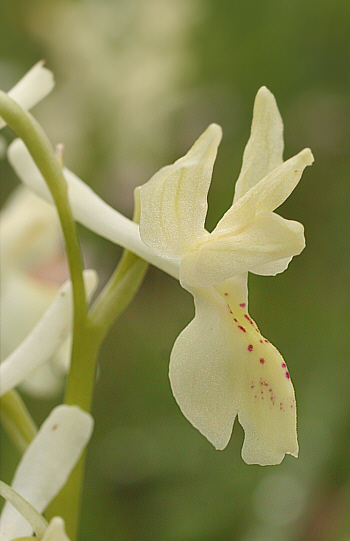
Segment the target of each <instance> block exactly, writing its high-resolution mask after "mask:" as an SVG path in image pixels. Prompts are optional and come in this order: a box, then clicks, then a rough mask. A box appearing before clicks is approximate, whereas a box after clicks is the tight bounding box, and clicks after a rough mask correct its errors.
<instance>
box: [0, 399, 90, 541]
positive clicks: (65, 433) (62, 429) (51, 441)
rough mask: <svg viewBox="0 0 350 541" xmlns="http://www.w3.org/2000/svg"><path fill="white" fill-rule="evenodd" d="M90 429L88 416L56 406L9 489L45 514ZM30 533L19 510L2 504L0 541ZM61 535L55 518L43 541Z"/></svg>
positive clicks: (68, 473) (74, 408) (60, 536)
mask: <svg viewBox="0 0 350 541" xmlns="http://www.w3.org/2000/svg"><path fill="white" fill-rule="evenodd" d="M92 428H93V419H92V417H91V415H90V414H88V413H86V412H84V411H82V410H81V409H80V408H78V407H76V406H65V405H63V406H58V407H56V408H55V409H53V410H52V412H51V413H50V415H49V417H48V418H47V419H46V420H45V421H44V423H43V424H42V426H41V428H40V430H39V431H38V433H37V435H36V436H35V438H34V439H33V441H32V442H31V444H30V445H29V446H28V448H27V450H26V452H25V453H24V455H23V456H22V459H21V461H20V463H19V465H18V467H17V470H16V472H15V475H14V478H13V481H12V485H11V486H12V489H13V490H14V491H16V492H17V493H18V494H19V495H20V496H22V498H24V499H25V500H26V501H27V502H28V503H29V504H31V506H32V507H34V509H35V510H36V511H37V512H38V513H43V512H44V511H45V509H46V507H47V506H48V505H49V503H50V502H51V501H52V499H53V498H54V497H55V496H56V495H57V494H58V492H59V491H60V490H61V488H63V486H64V485H65V483H66V481H67V479H68V477H69V475H70V473H71V471H72V470H73V468H74V466H75V465H76V463H77V461H78V459H79V458H80V456H81V454H82V452H83V450H84V449H85V447H86V445H87V443H88V441H89V439H90V437H91V434H92ZM27 518H29V517H27ZM32 532H33V528H32V526H31V525H30V524H29V522H27V520H26V519H25V518H24V517H23V516H22V514H21V513H20V509H19V510H18V509H15V508H14V507H13V506H12V505H11V504H10V503H9V502H6V504H5V506H4V508H3V510H2V513H1V517H0V541H10V540H12V539H14V538H17V537H24V536H30V535H32ZM50 533H51V535H52V537H50V536H49V534H50ZM53 533H55V536H53ZM63 534H64V529H63V521H62V519H59V518H56V519H53V520H52V521H51V523H50V525H49V526H48V528H47V531H46V532H45V534H44V537H43V539H47V540H49V539H57V540H60V539H62V541H63V540H65V537H64V535H63ZM45 535H46V537H45Z"/></svg>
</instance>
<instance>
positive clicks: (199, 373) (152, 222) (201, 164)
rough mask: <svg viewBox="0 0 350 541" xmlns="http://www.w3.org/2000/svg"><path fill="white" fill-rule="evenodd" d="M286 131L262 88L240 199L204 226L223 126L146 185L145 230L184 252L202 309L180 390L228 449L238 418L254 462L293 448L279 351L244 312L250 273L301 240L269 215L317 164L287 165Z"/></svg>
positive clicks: (191, 412) (164, 249)
mask: <svg viewBox="0 0 350 541" xmlns="http://www.w3.org/2000/svg"><path fill="white" fill-rule="evenodd" d="M282 132H283V128H282V120H281V117H280V115H279V112H278V109H277V105H276V102H275V99H274V97H273V96H272V94H271V93H270V92H269V91H268V90H267V89H266V88H262V89H260V91H259V92H258V95H257V98H256V101H255V107H254V116H253V124H252V132H251V136H250V139H249V141H248V144H247V147H246V150H245V153H244V157H243V165H242V170H241V174H240V176H239V179H238V181H237V184H236V194H235V199H234V203H233V205H232V206H231V208H230V209H229V210H228V211H227V212H226V214H225V215H224V216H223V218H222V219H221V220H220V222H219V223H218V225H217V226H216V228H215V229H214V231H213V232H212V233H211V234H209V233H208V232H207V231H205V229H204V222H205V217H206V212H207V199H206V198H207V192H208V189H209V185H210V180H211V174H212V169H213V165H214V161H215V157H216V152H217V147H218V144H219V142H220V139H221V129H220V128H219V126H217V125H211V126H210V127H209V128H208V129H207V131H206V132H205V133H204V134H203V135H202V136H201V137H200V138H199V139H198V141H197V142H196V143H195V144H194V146H193V147H192V148H191V150H190V151H189V152H188V154H186V156H184V157H183V158H181V159H179V160H178V161H177V162H175V164H173V165H171V166H168V167H165V168H163V169H161V170H160V171H159V172H158V173H157V174H156V175H154V176H153V177H152V178H151V180H150V181H149V182H148V183H147V184H145V185H144V186H142V187H141V220H140V234H141V238H142V240H143V241H144V242H145V244H147V246H148V247H149V248H150V249H151V250H153V251H154V252H155V253H156V254H157V255H159V256H163V257H165V258H168V259H177V260H178V261H179V265H180V272H179V275H180V283H181V285H182V286H183V287H184V288H185V289H187V290H188V291H189V292H190V293H191V294H192V295H193V297H194V302H195V308H196V315H195V318H194V319H193V321H192V322H191V323H190V324H189V325H188V326H187V327H186V329H185V330H184V331H183V332H182V333H181V334H180V336H179V337H178V338H177V340H176V342H175V344H174V347H173V350H172V353H171V359H170V381H171V386H172V390H173V393H174V396H175V398H176V400H177V402H178V404H179V406H180V408H181V410H182V412H183V413H184V415H185V416H186V417H187V418H188V419H189V420H190V421H191V423H192V424H193V425H194V426H195V427H196V428H198V429H199V430H200V431H201V432H202V433H203V434H204V435H205V436H206V437H207V438H208V440H209V441H210V442H211V443H213V445H214V446H215V447H216V448H217V449H223V448H224V447H225V446H226V445H227V443H228V441H229V439H230V436H231V432H232V427H233V423H234V421H235V418H236V416H237V415H238V419H239V422H240V423H241V425H242V426H243V428H244V430H245V440H244V444H243V449H242V457H243V459H244V460H245V461H246V462H247V463H257V464H261V465H265V464H278V463H280V462H281V461H282V459H283V457H284V455H285V454H286V453H289V454H292V455H293V456H297V455H298V443H297V434H296V406H295V397H294V390H293V386H292V383H291V379H290V376H289V372H288V370H287V366H286V363H285V362H284V360H283V358H282V356H281V355H280V353H279V352H278V351H277V350H276V348H275V347H274V346H272V345H271V344H270V343H269V342H268V341H267V340H266V339H265V338H263V337H262V336H261V334H260V332H259V330H258V328H257V326H256V324H255V323H254V321H253V320H252V319H251V317H250V316H249V314H248V311H247V307H248V297H247V271H251V272H254V273H256V274H264V275H274V274H276V273H278V272H282V271H283V270H285V269H286V268H287V266H288V263H289V262H290V260H291V258H292V257H293V256H294V255H297V254H299V253H300V252H301V251H302V250H303V248H304V234H303V227H302V225H301V224H299V223H297V222H292V221H287V220H285V219H283V218H281V217H280V216H278V215H277V214H275V213H273V211H274V210H275V208H276V207H278V206H279V205H281V204H282V203H283V201H284V200H285V199H286V198H287V197H288V196H289V194H290V193H291V192H292V190H293V189H294V188H295V186H296V184H297V183H298V181H299V179H300V177H301V174H302V172H303V170H304V168H305V166H307V165H310V164H311V163H312V161H313V157H312V154H311V151H310V150H308V149H306V150H303V151H302V152H300V153H299V154H298V155H296V156H295V157H293V158H291V159H289V160H288V161H286V162H283V159H282V151H283V135H282Z"/></svg>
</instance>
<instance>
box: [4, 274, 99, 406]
mask: <svg viewBox="0 0 350 541" xmlns="http://www.w3.org/2000/svg"><path fill="white" fill-rule="evenodd" d="M84 281H85V287H86V293H87V297H88V299H90V298H91V296H92V294H93V292H94V290H95V288H96V285H97V274H96V272H95V271H94V270H91V269H90V270H85V271H84ZM72 304H73V301H72V284H71V282H70V280H67V281H66V282H65V283H64V284H63V286H62V287H61V288H60V289H59V290H58V292H57V295H56V297H55V299H54V300H53V302H52V303H51V304H50V306H49V308H48V309H47V310H46V311H45V313H44V315H43V316H42V318H41V319H40V320H39V322H38V323H37V324H36V326H35V327H34V329H33V330H32V331H31V332H30V333H29V334H28V335H27V336H26V338H25V339H24V340H23V342H21V343H20V344H19V346H18V347H17V348H16V349H14V351H12V353H11V354H10V355H9V356H8V357H6V359H4V360H3V362H2V363H1V364H0V382H1V383H0V396H2V395H4V394H5V393H7V392H8V391H10V390H12V389H13V388H14V387H16V386H17V385H19V384H22V385H23V382H24V381H28V378H30V376H31V374H33V373H35V372H36V373H37V374H38V369H39V370H41V369H42V367H45V365H47V364H48V361H49V360H50V359H51V358H52V357H53V356H54V355H55V353H56V352H57V350H59V348H60V347H61V346H62V343H64V341H65V339H66V337H67V335H68V333H69V332H70V330H71V326H72V311H73V310H72ZM67 353H68V352H67ZM67 357H68V355H67ZM49 373H50V371H49V370H44V371H43V372H42V373H41V374H40V373H39V375H38V378H37V379H38V380H39V381H38V385H39V382H41V386H42V387H43V390H42V391H41V393H42V394H43V393H44V391H45V386H47V385H52V382H51V381H50V380H49V382H47V380H46V377H47V374H49ZM63 374H64V372H63V370H62V373H60V372H59V370H58V368H56V372H55V369H54V368H52V375H51V377H52V378H53V377H54V375H55V377H56V378H57V379H59V380H60V381H63Z"/></svg>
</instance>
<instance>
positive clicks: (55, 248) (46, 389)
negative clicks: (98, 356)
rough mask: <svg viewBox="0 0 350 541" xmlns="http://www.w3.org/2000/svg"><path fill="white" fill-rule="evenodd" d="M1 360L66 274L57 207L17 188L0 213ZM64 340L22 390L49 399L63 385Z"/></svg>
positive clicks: (35, 319) (66, 348)
mask: <svg viewBox="0 0 350 541" xmlns="http://www.w3.org/2000/svg"><path fill="white" fill-rule="evenodd" d="M0 224H1V228H0V246H1V301H0V313H1V317H0V331H1V360H2V361H3V360H4V359H5V358H6V357H8V356H9V355H10V354H11V353H12V351H13V350H14V349H15V348H16V347H17V346H18V345H19V344H20V343H21V342H22V341H23V340H24V338H25V337H26V336H27V335H28V334H29V332H30V331H31V330H32V329H33V327H34V326H35V325H36V323H37V322H38V321H39V320H40V318H41V316H42V315H43V313H44V312H45V310H46V309H47V308H48V307H49V305H50V304H51V302H52V301H53V299H54V298H55V296H56V294H57V292H58V290H59V288H60V286H61V285H62V283H63V282H64V280H65V279H66V278H68V269H67V267H66V262H65V257H64V251H63V239H62V232H61V227H60V223H59V220H58V215H57V212H56V209H55V208H54V207H53V206H52V205H49V204H48V203H46V201H43V200H42V199H41V198H39V197H37V196H36V195H35V194H33V193H32V192H31V191H30V190H28V189H27V188H25V187H23V186H20V187H18V188H17V189H16V190H15V191H14V192H13V194H12V195H11V197H10V199H9V200H8V201H7V203H6V205H5V207H4V208H3V209H2V211H1V213H0ZM69 349H70V343H69V340H68V339H67V340H65V342H63V343H62V345H61V347H60V348H59V349H58V350H57V351H56V353H55V355H54V356H53V357H52V359H50V361H49V362H47V363H45V364H43V365H42V366H41V368H40V369H39V370H38V371H35V372H33V373H31V374H30V375H29V376H28V378H26V379H25V380H23V381H22V383H21V387H22V389H24V390H25V391H26V392H27V393H30V394H32V395H35V396H38V397H41V398H48V397H50V396H54V395H55V394H57V392H59V390H60V389H61V388H62V380H63V375H64V374H65V373H66V371H67V369H68V363H69Z"/></svg>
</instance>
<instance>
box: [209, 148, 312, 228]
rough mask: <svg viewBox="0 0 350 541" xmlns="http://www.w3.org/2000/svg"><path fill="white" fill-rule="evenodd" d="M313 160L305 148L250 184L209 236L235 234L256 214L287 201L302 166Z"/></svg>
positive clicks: (299, 175) (299, 176)
mask: <svg viewBox="0 0 350 541" xmlns="http://www.w3.org/2000/svg"><path fill="white" fill-rule="evenodd" d="M313 161H314V158H313V155H312V152H311V150H310V149H308V148H306V149H304V150H302V151H301V152H299V154H297V155H296V156H294V157H293V158H290V159H289V160H287V161H286V162H284V163H283V164H282V165H280V166H279V167H276V169H274V170H273V171H271V172H270V173H269V174H268V175H267V176H266V177H264V178H263V179H262V180H261V181H260V182H258V184H256V185H254V186H253V187H252V188H250V190H248V192H246V193H245V194H244V195H243V196H242V197H241V198H240V199H238V200H237V201H236V202H235V203H233V205H232V207H231V208H230V209H229V210H228V211H227V212H226V214H224V216H223V217H222V218H221V220H220V222H219V223H218V225H217V226H216V228H215V230H214V231H213V233H214V232H215V233H223V232H228V231H231V232H232V231H236V230H237V229H240V228H241V227H243V226H245V225H246V224H248V223H249V222H250V221H251V220H252V219H253V218H254V216H255V215H256V214H258V213H260V212H265V211H273V210H275V209H276V208H277V207H279V206H280V205H282V203H283V202H284V201H285V200H286V199H287V197H288V196H289V195H290V194H291V193H292V191H293V190H294V188H295V187H296V185H297V184H298V182H299V180H300V178H301V175H302V173H303V171H304V169H305V167H306V166H308V165H311V164H312V163H313Z"/></svg>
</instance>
